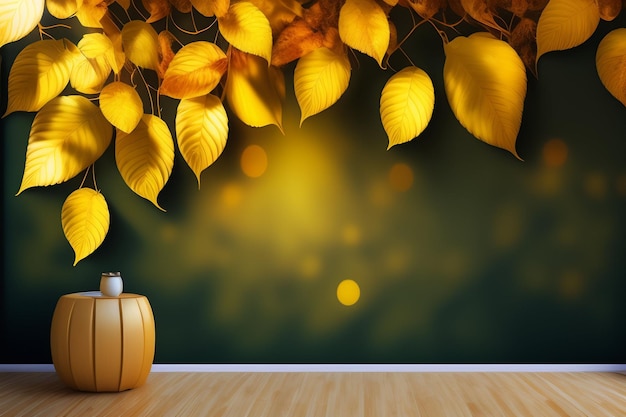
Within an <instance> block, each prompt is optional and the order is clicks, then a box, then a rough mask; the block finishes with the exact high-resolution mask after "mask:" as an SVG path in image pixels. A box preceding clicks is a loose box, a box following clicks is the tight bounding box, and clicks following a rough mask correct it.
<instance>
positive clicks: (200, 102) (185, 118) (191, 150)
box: [176, 94, 228, 188]
mask: <svg viewBox="0 0 626 417" xmlns="http://www.w3.org/2000/svg"><path fill="white" fill-rule="evenodd" d="M227 138H228V116H227V115H226V110H225V109H224V106H223V105H222V102H221V100H220V99H219V98H218V97H216V96H214V95H212V94H207V95H206V96H203V97H196V98H192V99H185V100H181V101H180V103H179V105H178V109H177V111H176V140H177V141H178V148H179V149H180V153H181V155H182V156H183V158H184V159H185V162H187V165H189V167H190V168H191V170H192V171H193V173H194V174H195V175H196V178H197V179H198V188H200V174H201V173H202V171H204V170H205V169H206V168H208V167H209V166H210V165H211V164H212V163H213V162H215V161H216V160H217V158H218V157H219V156H220V155H221V154H222V151H223V150H224V147H225V146H226V139H227Z"/></svg>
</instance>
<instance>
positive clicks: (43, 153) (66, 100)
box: [17, 96, 113, 194]
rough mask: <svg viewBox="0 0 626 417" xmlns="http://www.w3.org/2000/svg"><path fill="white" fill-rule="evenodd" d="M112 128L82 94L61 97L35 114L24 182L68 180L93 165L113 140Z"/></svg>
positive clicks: (39, 183)
mask: <svg viewBox="0 0 626 417" xmlns="http://www.w3.org/2000/svg"><path fill="white" fill-rule="evenodd" d="M112 135H113V128H112V126H111V124H110V123H109V122H108V121H107V120H106V119H105V118H104V116H103V115H102V113H101V112H100V109H99V108H98V107H97V106H95V105H94V104H93V103H91V102H90V101H89V100H88V99H86V98H85V97H83V96H61V97H57V98H55V99H53V100H52V101H50V102H49V103H48V104H46V105H45V106H44V107H43V108H42V109H41V110H40V111H39V112H38V113H37V115H36V116H35V119H34V120H33V124H32V127H31V130H30V136H29V138H28V147H27V149H26V163H25V166H24V176H23V178H22V184H21V185H20V189H19V191H18V192H17V194H20V193H21V192H22V191H24V190H25V189H27V188H30V187H39V186H47V185H54V184H59V183H62V182H65V181H67V180H69V179H71V178H73V177H75V176H76V175H77V174H79V173H80V172H81V171H83V170H84V169H86V168H87V167H88V166H89V165H91V164H93V163H94V162H95V161H96V160H97V159H98V158H100V156H101V155H102V154H103V153H104V151H105V150H106V148H107V147H108V146H109V143H111V137H112Z"/></svg>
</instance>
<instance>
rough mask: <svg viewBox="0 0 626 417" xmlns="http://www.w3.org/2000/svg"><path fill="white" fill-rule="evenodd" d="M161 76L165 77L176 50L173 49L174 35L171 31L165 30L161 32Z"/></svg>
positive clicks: (159, 39)
mask: <svg viewBox="0 0 626 417" xmlns="http://www.w3.org/2000/svg"><path fill="white" fill-rule="evenodd" d="M158 41H159V67H158V73H159V77H161V78H163V75H164V74H165V71H167V67H168V66H169V65H170V62H172V59H174V51H173V50H172V43H173V42H174V35H172V33H171V32H169V31H167V30H164V31H162V32H161V33H159V37H158Z"/></svg>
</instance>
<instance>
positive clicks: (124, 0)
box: [115, 0, 130, 10]
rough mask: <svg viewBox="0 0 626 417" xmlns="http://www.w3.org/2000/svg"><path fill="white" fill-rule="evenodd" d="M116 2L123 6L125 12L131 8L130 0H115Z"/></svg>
mask: <svg viewBox="0 0 626 417" xmlns="http://www.w3.org/2000/svg"><path fill="white" fill-rule="evenodd" d="M115 2H116V3H117V4H119V5H120V6H122V8H123V9H124V10H128V8H129V7H130V0H115Z"/></svg>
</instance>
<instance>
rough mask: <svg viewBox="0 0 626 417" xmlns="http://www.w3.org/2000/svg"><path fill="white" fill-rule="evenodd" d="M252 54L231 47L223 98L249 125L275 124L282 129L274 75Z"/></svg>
mask: <svg viewBox="0 0 626 417" xmlns="http://www.w3.org/2000/svg"><path fill="white" fill-rule="evenodd" d="M272 68H273V67H270V68H268V67H267V62H265V60H264V59H263V58H261V57H258V56H256V55H250V54H246V53H245V52H242V51H239V50H237V49H232V50H231V57H230V66H229V68H228V76H227V78H226V98H227V100H228V104H229V106H230V109H231V110H232V111H233V112H234V113H235V115H236V116H237V117H238V118H239V120H241V121H242V122H244V123H245V124H247V125H248V126H251V127H262V126H267V125H272V124H273V125H276V126H277V127H278V128H279V129H280V130H281V131H282V114H283V110H282V101H281V95H280V88H279V86H280V83H279V82H278V81H280V80H277V79H276V76H277V75H280V76H281V78H282V73H277V72H273V71H272Z"/></svg>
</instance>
